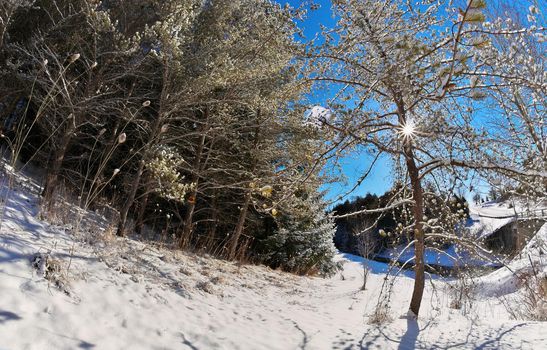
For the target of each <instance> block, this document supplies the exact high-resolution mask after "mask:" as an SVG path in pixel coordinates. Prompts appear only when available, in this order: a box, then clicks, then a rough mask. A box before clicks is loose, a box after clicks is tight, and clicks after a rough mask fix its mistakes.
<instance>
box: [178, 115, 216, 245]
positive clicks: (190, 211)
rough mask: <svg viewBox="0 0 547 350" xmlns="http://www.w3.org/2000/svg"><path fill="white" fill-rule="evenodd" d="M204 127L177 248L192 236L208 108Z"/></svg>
mask: <svg viewBox="0 0 547 350" xmlns="http://www.w3.org/2000/svg"><path fill="white" fill-rule="evenodd" d="M204 118H205V125H204V126H203V129H202V130H201V137H200V140H199V145H198V148H197V150H196V158H195V159H194V164H193V176H192V183H194V185H195V189H194V190H193V191H192V193H191V194H190V197H189V198H191V199H192V200H191V201H189V205H188V208H187V211H186V215H185V217H184V227H183V229H182V235H181V237H180V242H179V248H180V249H185V248H186V247H188V244H189V243H190V238H191V237H190V236H191V234H192V229H193V226H194V219H193V218H194V210H195V208H196V201H197V195H198V186H199V178H200V173H201V171H202V167H203V162H202V155H203V149H204V148H205V141H206V139H207V137H206V136H207V135H206V134H207V130H208V129H209V108H208V107H205V115H204Z"/></svg>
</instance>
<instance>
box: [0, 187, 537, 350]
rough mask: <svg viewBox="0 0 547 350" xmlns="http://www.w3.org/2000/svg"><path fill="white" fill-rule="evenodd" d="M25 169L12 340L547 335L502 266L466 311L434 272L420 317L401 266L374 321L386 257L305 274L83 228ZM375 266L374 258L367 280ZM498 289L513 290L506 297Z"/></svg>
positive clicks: (279, 345)
mask: <svg viewBox="0 0 547 350" xmlns="http://www.w3.org/2000/svg"><path fill="white" fill-rule="evenodd" d="M16 180H17V181H16V184H15V185H13V186H12V189H7V188H6V187H4V188H3V198H5V199H6V202H5V207H4V209H3V213H4V217H3V221H2V231H1V236H0V290H2V298H1V302H0V339H1V340H0V349H3V350H4V349H6V350H7V349H75V348H81V349H360V348H366V349H374V348H378V349H392V348H393V349H395V348H398V349H410V348H424V349H426V348H427V349H429V348H437V347H441V348H448V347H458V348H469V349H471V348H483V349H500V348H501V349H503V348H505V349H510V348H511V349H513V348H523V349H539V348H545V347H546V346H547V339H546V337H545V332H544V330H545V323H541V322H531V321H522V320H512V319H511V317H510V314H509V312H508V311H507V309H506V307H505V306H504V305H503V302H502V301H504V300H505V301H507V300H513V299H512V298H517V297H518V296H519V295H520V294H519V293H520V292H518V291H515V290H517V288H509V289H507V288H505V287H506V286H507V285H508V284H511V283H514V282H515V281H514V279H511V278H510V276H511V274H510V273H506V272H505V273H504V272H503V270H499V271H498V272H497V273H494V274H492V275H489V276H486V277H484V278H482V279H480V280H476V281H475V285H477V286H479V285H482V286H483V287H484V286H488V288H486V287H484V288H478V290H477V292H475V293H471V294H470V295H469V299H464V305H463V307H462V308H460V309H459V310H458V309H453V308H450V307H449V306H450V305H451V303H452V302H453V300H454V295H453V292H451V290H453V288H451V286H456V285H457V281H450V280H444V279H440V278H437V277H435V276H430V279H429V281H428V283H427V285H426V295H425V297H424V305H423V313H422V314H421V317H420V319H419V321H415V320H413V319H406V318H405V317H400V316H401V315H402V314H404V312H405V310H406V308H407V305H408V304H407V302H408V298H409V297H410V295H409V290H410V289H411V287H412V284H413V279H412V273H411V272H401V273H400V274H399V276H398V277H397V278H396V279H395V280H394V285H393V292H392V296H391V299H390V306H391V310H389V311H388V314H389V315H390V317H391V320H387V321H386V322H384V323H383V324H381V325H374V324H370V322H369V321H370V315H371V314H373V312H374V310H375V306H376V303H377V300H378V295H379V292H380V289H381V286H382V283H383V282H384V279H385V277H386V273H387V270H388V266H387V265H386V264H382V263H378V262H371V261H367V260H364V259H362V258H359V257H356V256H352V255H343V254H341V255H338V257H337V259H338V260H339V261H341V262H343V263H344V265H343V266H344V267H343V271H341V272H340V273H338V274H337V275H336V276H334V277H332V278H330V279H322V278H316V277H299V276H296V275H292V274H288V273H284V272H280V271H275V270H271V269H268V268H265V267H260V266H253V265H238V264H236V263H232V262H226V261H222V260H217V259H213V258H210V257H208V256H202V255H198V254H191V253H183V252H180V251H176V250H170V249H167V248H162V247H160V245H159V244H156V243H153V242H142V241H137V240H133V239H130V238H115V237H113V236H110V235H108V234H104V233H103V232H102V231H101V232H94V233H93V232H92V230H91V229H90V228H89V227H90V226H89V223H90V222H92V220H90V219H88V224H86V225H82V228H81V229H80V230H79V232H77V233H75V232H74V228H73V227H72V226H73V225H71V224H67V225H50V224H48V223H46V222H43V221H40V220H39V219H38V218H37V195H36V191H37V186H36V184H35V183H33V181H32V180H31V179H29V178H22V177H19V178H17V179H16ZM85 216H86V217H88V218H95V221H93V222H94V223H95V224H97V225H96V226H95V228H94V229H95V230H97V229H98V227H99V225H100V222H101V221H100V217H99V216H98V215H96V214H94V213H86V215H85ZM92 236H93V237H92ZM37 253H41V254H42V257H44V256H45V255H47V256H49V258H48V259H54V260H55V261H56V265H57V266H58V267H59V269H58V270H47V271H49V272H46V274H45V277H47V278H48V279H49V280H48V279H46V278H44V274H41V273H40V271H38V270H36V269H35V268H33V267H32V266H31V260H32V259H33V257H35V254H37ZM363 264H366V265H367V266H369V268H370V269H371V273H370V276H369V278H368V282H367V289H366V290H364V291H362V290H360V287H361V285H362V275H363ZM38 267H40V266H38ZM42 272H43V271H42ZM56 281H60V282H59V283H58V285H57V286H56V285H55V284H56ZM58 287H60V288H58ZM496 289H498V290H497V291H496ZM485 290H488V291H489V292H488V293H487V294H483V295H481V294H480V293H481V291H485ZM498 292H504V293H507V294H505V295H503V298H500V297H499V296H498V294H499V293H498ZM509 293H510V294H509ZM515 300H517V299H515Z"/></svg>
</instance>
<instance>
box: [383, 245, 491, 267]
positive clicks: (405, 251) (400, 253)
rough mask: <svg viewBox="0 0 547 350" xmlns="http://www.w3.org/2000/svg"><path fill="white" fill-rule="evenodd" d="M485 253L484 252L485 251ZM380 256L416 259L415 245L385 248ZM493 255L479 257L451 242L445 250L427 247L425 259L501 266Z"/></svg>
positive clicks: (447, 264) (446, 264) (432, 262)
mask: <svg viewBox="0 0 547 350" xmlns="http://www.w3.org/2000/svg"><path fill="white" fill-rule="evenodd" d="M483 254H484V253H483ZM377 256H378V257H380V258H384V259H389V260H393V259H396V260H397V261H399V262H401V263H405V262H413V261H414V246H413V245H411V246H410V247H408V248H407V247H406V246H405V245H399V246H396V247H394V248H390V249H384V250H383V251H382V252H381V253H379V254H378V255H377ZM497 260H498V259H494V257H493V256H484V257H483V258H482V259H481V257H477V256H476V254H473V253H470V252H468V251H467V250H466V249H464V248H463V247H461V246H459V245H457V244H451V245H450V246H448V248H446V249H444V250H438V249H433V248H430V247H426V248H425V252H424V261H425V263H426V264H428V265H432V266H442V267H448V268H453V267H457V266H462V265H466V266H485V267H487V266H491V267H494V266H499V264H498V263H497V262H496V261H497Z"/></svg>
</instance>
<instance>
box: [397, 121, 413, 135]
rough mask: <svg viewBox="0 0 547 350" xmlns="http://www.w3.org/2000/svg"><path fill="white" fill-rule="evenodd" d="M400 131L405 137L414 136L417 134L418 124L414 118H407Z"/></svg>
mask: <svg viewBox="0 0 547 350" xmlns="http://www.w3.org/2000/svg"><path fill="white" fill-rule="evenodd" d="M398 132H399V133H400V134H401V135H403V137H405V138H407V137H408V138H412V137H414V135H415V134H416V126H415V125H414V121H413V120H407V121H406V123H405V124H403V125H401V126H400V128H399V130H398Z"/></svg>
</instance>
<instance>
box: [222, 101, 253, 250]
mask: <svg viewBox="0 0 547 350" xmlns="http://www.w3.org/2000/svg"><path fill="white" fill-rule="evenodd" d="M259 135H260V109H259V110H257V112H256V129H255V135H254V143H253V149H252V150H251V157H252V151H253V150H255V149H257V148H258V143H259ZM256 167H257V160H256V159H254V161H253V165H252V167H251V173H254V172H255V170H256ZM251 198H252V193H251V191H250V190H248V191H247V193H245V201H244V203H243V207H242V208H241V211H240V213H239V218H238V220H237V225H236V228H235V230H234V235H233V236H232V239H231V241H230V247H229V249H228V259H230V260H232V259H235V257H236V250H237V245H238V243H239V238H240V237H241V234H242V233H243V228H244V226H245V220H247V213H248V211H249V204H251Z"/></svg>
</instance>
